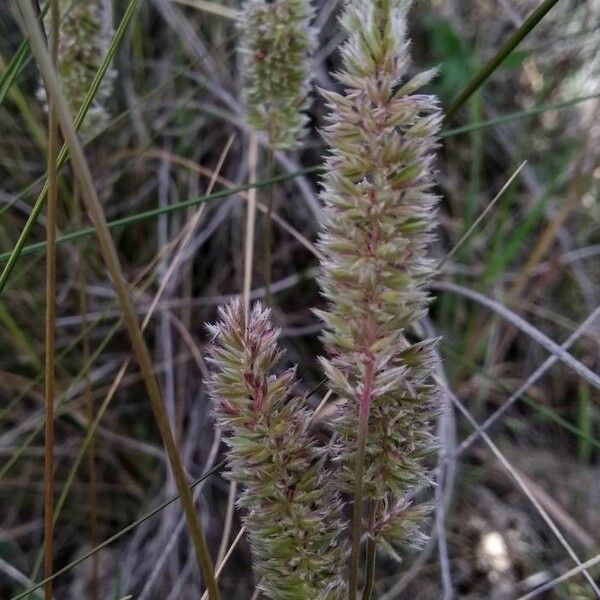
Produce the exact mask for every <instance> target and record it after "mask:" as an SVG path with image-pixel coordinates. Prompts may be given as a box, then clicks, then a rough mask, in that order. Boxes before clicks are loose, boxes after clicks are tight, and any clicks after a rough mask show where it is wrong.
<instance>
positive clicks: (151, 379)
mask: <svg viewBox="0 0 600 600" xmlns="http://www.w3.org/2000/svg"><path fill="white" fill-rule="evenodd" d="M17 6H18V9H19V10H20V12H21V16H22V18H23V27H24V33H25V35H28V36H29V39H30V42H31V49H32V54H33V55H34V56H35V58H36V60H37V62H38V65H39V68H40V70H41V72H42V73H43V75H44V79H45V81H46V84H47V87H48V92H49V93H48V97H49V98H52V99H53V100H54V103H55V105H56V108H57V113H58V119H59V122H60V126H61V129H62V132H63V134H64V137H65V138H66V141H67V143H68V146H69V150H70V154H71V157H72V162H73V168H74V171H75V173H76V175H77V178H78V180H79V184H80V188H81V194H82V196H83V199H84V201H85V204H86V208H87V211H88V213H89V215H90V218H91V220H92V222H93V224H94V227H95V229H96V234H97V237H98V241H99V243H100V248H101V251H102V257H103V259H104V262H105V264H106V266H107V269H108V271H109V273H110V276H111V279H112V281H113V285H114V287H115V291H116V294H117V298H118V300H119V304H120V306H121V309H122V311H123V319H124V322H125V326H126V328H127V331H128V333H129V337H130V339H131V342H132V346H133V350H134V353H135V356H136V358H137V361H138V364H139V367H140V371H141V373H142V377H143V380H144V383H145V386H146V391H147V393H148V397H149V400H150V404H151V406H152V410H153V412H154V417H155V420H156V423H157V425H158V428H159V431H160V434H161V437H162V440H163V443H164V446H165V449H166V452H167V455H168V458H169V462H170V464H171V469H172V471H173V475H174V478H175V482H176V485H177V488H178V491H179V493H180V495H181V504H182V506H183V510H184V513H185V516H186V520H187V524H188V528H189V532H190V536H191V538H192V541H193V543H194V548H195V551H196V557H197V560H198V565H199V567H200V570H201V572H202V574H203V578H204V581H205V584H206V586H207V587H208V590H209V598H210V599H211V600H220V597H221V596H220V593H219V589H218V586H217V583H216V580H215V576H214V569H213V565H212V560H211V557H210V553H209V550H208V546H207V544H206V540H205V538H204V533H203V530H202V527H201V525H200V522H199V519H198V515H197V514H196V509H195V506H194V500H193V497H192V494H191V492H190V489H189V487H188V481H187V476H186V474H185V471H184V468H183V464H182V462H181V456H180V454H179V450H178V448H177V445H176V444H175V440H174V438H173V433H172V431H171V428H170V426H169V421H168V417H167V415H166V411H165V407H164V405H163V402H162V397H161V392H160V389H159V386H158V382H157V380H156V376H155V374H154V368H153V364H152V358H151V356H150V351H149V349H148V346H147V345H146V341H145V340H144V336H143V334H142V331H141V328H140V324H139V323H138V321H137V317H136V312H135V307H134V304H133V300H132V298H131V295H130V292H129V289H128V285H127V282H126V280H125V277H124V274H123V270H122V267H121V263H120V261H119V257H118V255H117V251H116V248H115V245H114V242H113V240H112V237H111V235H110V232H109V230H108V227H107V225H106V217H105V215H104V210H103V208H102V205H101V204H100V201H99V199H98V196H97V194H96V190H95V188H94V183H93V180H92V176H91V173H90V170H89V166H88V164H87V161H86V158H85V155H84V153H83V150H82V147H81V144H80V142H79V139H78V136H77V132H76V129H75V126H74V124H73V120H72V118H71V115H70V111H69V107H68V104H67V102H66V100H65V98H64V96H63V94H62V91H61V88H60V84H59V82H58V79H57V76H56V71H55V69H54V67H53V65H52V61H51V59H50V56H49V55H48V52H47V49H46V47H45V44H44V41H43V35H42V32H41V31H40V28H39V25H38V23H37V20H36V17H35V12H34V9H33V6H32V4H31V0H26V1H24V2H19V3H18V4H17Z"/></svg>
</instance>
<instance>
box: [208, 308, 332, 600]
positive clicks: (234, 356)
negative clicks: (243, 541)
mask: <svg viewBox="0 0 600 600" xmlns="http://www.w3.org/2000/svg"><path fill="white" fill-rule="evenodd" d="M209 329H210V332H211V335H212V344H211V349H210V353H209V360H210V362H211V363H212V365H213V373H212V377H211V379H210V381H209V388H210V393H211V397H212V400H213V406H214V415H215V417H216V421H217V423H218V425H219V426H220V427H221V429H222V431H223V432H224V434H225V436H226V442H227V444H228V446H229V451H228V462H229V474H230V477H231V478H232V479H234V480H236V481H237V482H239V483H241V484H242V485H243V486H244V488H243V491H242V493H241V495H240V497H239V499H238V505H239V506H240V507H242V508H243V509H245V510H246V526H247V530H248V534H249V537H250V542H251V546H252V551H253V555H254V559H255V562H256V567H257V571H258V576H259V578H260V584H259V585H260V588H261V590H262V591H263V593H264V594H266V596H267V597H269V598H272V599H274V600H306V599H307V598H311V599H314V600H336V599H337V598H341V588H342V581H341V579H340V573H341V571H342V568H341V565H342V564H343V562H342V550H341V546H340V542H339V539H338V537H339V532H340V527H339V524H338V523H337V521H336V514H337V511H338V506H337V501H336V499H335V498H334V497H333V496H332V495H330V494H329V493H328V491H327V489H328V487H327V486H326V485H325V478H324V471H323V470H322V466H323V464H322V463H323V459H324V457H323V451H322V450H321V449H320V448H319V447H318V446H317V445H316V443H315V440H314V439H313V437H312V435H311V434H310V431H309V426H310V418H309V413H308V411H307V409H306V408H305V406H304V400H303V398H301V397H300V396H299V395H297V394H295V393H294V390H293V388H294V385H295V377H296V376H295V370H294V369H290V370H287V371H284V372H283V373H280V374H275V373H274V367H275V365H276V363H277V362H278V360H279V358H280V356H281V352H280V350H279V349H278V343H277V340H278V336H279V331H278V330H277V329H274V328H273V327H272V325H271V323H270V319H269V311H268V310H265V309H263V308H261V306H260V305H256V306H254V308H253V309H252V310H251V311H250V312H249V314H248V315H247V316H246V312H245V310H244V308H243V306H242V303H241V302H239V301H236V302H234V303H232V304H231V305H229V306H227V307H225V308H222V309H221V310H220V311H219V321H218V323H217V324H216V325H213V326H210V328H209Z"/></svg>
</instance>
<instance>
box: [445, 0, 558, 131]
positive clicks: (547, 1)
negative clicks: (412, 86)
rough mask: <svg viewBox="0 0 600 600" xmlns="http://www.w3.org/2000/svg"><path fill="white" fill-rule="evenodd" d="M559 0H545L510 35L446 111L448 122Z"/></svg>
mask: <svg viewBox="0 0 600 600" xmlns="http://www.w3.org/2000/svg"><path fill="white" fill-rule="evenodd" d="M558 1H559V0H544V2H542V3H541V4H540V5H539V6H538V7H537V8H536V9H535V10H534V11H533V12H532V13H531V14H530V15H529V17H527V19H525V21H524V22H523V24H522V25H521V26H520V27H519V28H518V29H517V30H516V31H515V32H514V33H513V34H512V35H511V36H510V38H509V39H508V40H507V41H506V43H505V44H504V45H503V46H502V47H501V48H500V50H498V52H496V54H495V55H494V56H493V57H492V58H491V59H490V60H489V61H488V62H487V63H486V64H485V65H484V66H483V67H482V68H481V69H480V70H479V71H478V72H477V73H476V74H475V76H474V77H473V79H471V81H470V82H469V84H468V85H467V87H466V88H465V89H464V90H463V91H462V92H461V93H460V94H459V95H458V96H457V97H456V99H455V100H454V101H453V102H452V103H451V104H450V106H449V107H448V110H447V111H446V122H448V121H450V120H451V119H452V117H454V115H455V114H456V113H457V112H458V111H459V110H460V109H461V108H462V106H463V105H464V104H465V103H466V101H467V100H468V99H469V98H470V97H471V96H472V95H473V94H474V93H475V92H476V91H477V90H478V89H479V88H480V87H481V86H482V85H483V84H484V83H485V82H486V81H487V80H488V79H489V78H490V77H491V76H492V74H493V73H494V71H495V70H496V69H497V68H498V67H499V66H500V65H501V64H502V63H503V62H504V60H505V59H506V58H507V57H508V55H509V54H511V52H512V51H513V50H514V49H515V48H516V47H517V46H518V45H519V44H520V43H521V42H522V41H523V40H524V39H525V38H526V37H527V36H528V35H529V34H530V33H531V31H532V30H533V29H534V28H535V27H536V26H537V25H538V24H539V23H540V21H541V20H542V19H543V18H544V17H545V16H546V15H547V14H548V12H550V10H551V9H552V8H553V7H554V5H555V4H557V3H558Z"/></svg>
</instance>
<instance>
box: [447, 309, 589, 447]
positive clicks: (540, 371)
mask: <svg viewBox="0 0 600 600" xmlns="http://www.w3.org/2000/svg"><path fill="white" fill-rule="evenodd" d="M598 318H600V306H599V307H598V308H596V310H595V311H594V312H593V313H592V314H591V315H589V317H588V318H587V319H585V321H583V323H581V325H580V326H579V327H578V328H577V329H576V330H575V331H574V332H573V333H572V334H571V335H570V336H569V337H568V339H567V340H565V342H564V343H563V344H562V346H561V348H562V349H563V350H565V351H566V350H568V349H569V348H570V347H571V346H572V345H573V344H574V343H575V342H576V341H577V340H578V339H579V338H580V337H581V336H583V335H584V334H585V333H586V332H587V331H589V329H590V328H591V327H592V325H593V324H594V322H595V321H596V319H598ZM557 362H558V356H557V355H556V354H553V355H552V356H549V357H548V358H547V359H546V360H545V361H544V362H543V363H542V364H541V365H540V366H539V367H538V368H537V369H536V370H535V371H534V372H533V373H532V374H531V375H530V376H529V377H528V378H527V379H526V380H525V381H524V382H523V383H522V384H521V385H520V386H519V388H518V389H517V390H516V391H515V392H514V393H513V394H512V395H511V396H510V398H509V399H508V400H507V401H506V402H505V403H504V404H503V405H502V406H501V407H500V408H499V409H498V410H497V411H495V412H494V413H493V414H491V415H490V416H489V417H488V418H487V419H486V420H485V421H484V422H483V423H482V424H481V425H480V426H479V427H478V428H477V430H476V431H474V432H473V433H472V434H471V435H470V436H469V437H467V438H466V439H465V440H464V441H462V442H461V443H460V445H459V446H458V448H457V450H456V454H462V453H463V452H464V451H466V450H467V448H469V447H470V446H471V445H472V444H473V442H475V440H476V439H477V438H478V437H479V435H480V434H481V433H482V432H484V431H487V430H488V429H489V428H490V427H491V426H492V425H493V424H494V423H495V422H496V421H497V420H498V419H499V418H500V417H501V416H502V415H503V414H505V413H506V411H507V410H508V409H509V408H510V407H511V406H512V405H513V404H514V403H515V402H516V401H517V400H518V399H519V398H520V397H521V396H523V394H525V393H526V392H527V390H528V389H529V388H530V387H531V386H532V385H534V384H535V383H536V382H537V381H539V380H540V379H541V378H542V376H543V375H544V374H545V373H547V372H548V371H549V370H550V369H551V368H552V367H553V366H554V365H555V364H556V363H557Z"/></svg>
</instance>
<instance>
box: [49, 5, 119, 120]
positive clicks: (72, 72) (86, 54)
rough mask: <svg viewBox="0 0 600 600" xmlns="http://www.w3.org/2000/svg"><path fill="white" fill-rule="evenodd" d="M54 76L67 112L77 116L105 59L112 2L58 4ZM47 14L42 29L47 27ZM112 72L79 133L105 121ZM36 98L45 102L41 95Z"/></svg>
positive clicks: (103, 84)
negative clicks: (56, 72) (59, 81)
mask: <svg viewBox="0 0 600 600" xmlns="http://www.w3.org/2000/svg"><path fill="white" fill-rule="evenodd" d="M59 13H60V31H59V45H58V74H59V77H60V80H61V83H62V86H63V90H64V93H65V96H66V98H67V100H68V101H69V105H70V107H71V112H72V113H73V114H77V112H78V111H79V108H80V107H81V104H82V102H83V100H84V98H85V96H86V94H87V92H88V90H89V88H90V87H91V84H92V81H93V79H94V76H95V75H96V72H97V71H98V69H99V68H100V64H101V63H102V60H103V59H104V57H105V56H106V53H107V51H108V47H109V45H110V41H111V39H112V36H113V16H112V0H59ZM49 20H50V17H49V13H48V15H47V16H46V29H47V30H49V26H50V22H49ZM115 75H116V74H115V71H114V70H112V69H111V70H109V71H108V72H107V73H106V76H105V77H104V79H103V81H102V84H101V85H100V88H99V89H98V93H97V94H96V97H95V99H94V102H93V104H92V106H91V107H90V109H89V111H88V113H87V115H86V119H85V121H84V123H83V126H82V129H83V130H84V131H91V130H94V129H96V128H97V127H99V126H101V125H102V124H103V123H104V122H105V121H106V119H107V117H108V113H107V108H106V104H107V102H108V100H109V98H110V95H111V93H112V89H113V82H114V79H115ZM39 95H40V97H41V99H42V100H44V101H45V91H44V90H43V89H40V92H39Z"/></svg>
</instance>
